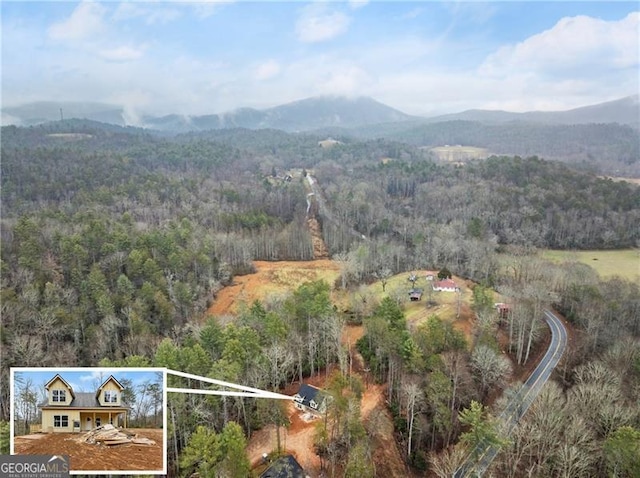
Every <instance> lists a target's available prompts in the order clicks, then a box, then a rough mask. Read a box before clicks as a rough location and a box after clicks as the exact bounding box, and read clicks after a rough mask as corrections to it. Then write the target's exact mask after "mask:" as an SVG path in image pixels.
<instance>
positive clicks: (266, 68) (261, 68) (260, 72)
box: [255, 60, 280, 80]
mask: <svg viewBox="0 0 640 478" xmlns="http://www.w3.org/2000/svg"><path fill="white" fill-rule="evenodd" d="M278 73H280V64H279V63H278V62H277V61H275V60H267V61H265V62H263V63H261V64H259V65H258V66H257V68H256V71H255V77H256V79H257V80H268V79H270V78H273V77H274V76H277V75H278Z"/></svg>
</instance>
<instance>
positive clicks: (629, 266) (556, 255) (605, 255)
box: [541, 249, 640, 281]
mask: <svg viewBox="0 0 640 478" xmlns="http://www.w3.org/2000/svg"><path fill="white" fill-rule="evenodd" d="M541 254H542V257H543V258H545V259H548V260H550V261H553V262H556V263H563V262H580V263H582V264H586V265H588V266H590V267H591V268H593V269H594V270H595V271H596V272H597V273H598V274H599V275H600V277H602V278H603V279H607V278H610V277H614V276H620V277H622V278H624V279H628V280H631V281H640V250H639V249H622V250H615V251H555V250H545V251H542V253H541Z"/></svg>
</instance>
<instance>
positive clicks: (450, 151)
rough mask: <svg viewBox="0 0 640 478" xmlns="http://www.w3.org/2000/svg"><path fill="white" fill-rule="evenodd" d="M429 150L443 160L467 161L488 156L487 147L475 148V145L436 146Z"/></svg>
mask: <svg viewBox="0 0 640 478" xmlns="http://www.w3.org/2000/svg"><path fill="white" fill-rule="evenodd" d="M430 151H431V152H432V153H433V154H435V155H436V157H437V158H438V159H440V160H443V161H467V160H469V159H481V158H486V157H487V156H489V150H488V149H486V148H476V147H475V146H461V145H456V146H448V145H447V146H436V147H435V148H431V149H430Z"/></svg>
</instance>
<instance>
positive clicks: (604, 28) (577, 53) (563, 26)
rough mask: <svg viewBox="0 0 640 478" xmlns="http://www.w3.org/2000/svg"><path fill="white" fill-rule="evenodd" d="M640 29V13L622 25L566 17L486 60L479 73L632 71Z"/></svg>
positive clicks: (594, 19)
mask: <svg viewBox="0 0 640 478" xmlns="http://www.w3.org/2000/svg"><path fill="white" fill-rule="evenodd" d="M639 26H640V13H638V12H634V13H630V14H629V15H628V16H627V17H625V18H623V19H622V20H620V21H604V20H601V19H597V18H591V17H587V16H577V17H566V18H563V19H561V20H560V21H559V22H558V23H556V25H554V26H553V28H551V29H549V30H546V31H543V32H541V33H538V34H536V35H533V36H531V37H529V38H527V39H526V40H524V41H522V42H520V43H518V44H515V45H507V46H504V47H502V48H500V49H499V50H498V51H496V52H495V53H493V54H492V55H490V56H489V57H488V58H487V59H486V61H485V62H484V64H483V65H482V66H481V68H480V72H481V73H482V74H485V75H489V76H501V75H504V74H510V72H513V71H520V72H523V71H528V72H535V73H537V74H540V75H562V74H565V73H567V72H571V71H573V72H578V71H583V72H585V73H586V74H593V73H594V72H595V71H598V72H600V73H602V70H612V69H623V68H631V67H634V66H637V65H638V63H639V59H638V55H639V46H638V28H639Z"/></svg>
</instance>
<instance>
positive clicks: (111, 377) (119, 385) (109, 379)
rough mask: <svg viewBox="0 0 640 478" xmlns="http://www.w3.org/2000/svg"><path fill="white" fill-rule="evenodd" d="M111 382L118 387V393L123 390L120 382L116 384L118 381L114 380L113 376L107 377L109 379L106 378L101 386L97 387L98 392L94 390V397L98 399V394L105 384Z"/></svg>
mask: <svg viewBox="0 0 640 478" xmlns="http://www.w3.org/2000/svg"><path fill="white" fill-rule="evenodd" d="M111 381H113V382H115V384H116V385H117V386H118V387H120V391H122V390H124V387H123V386H122V384H121V383H120V382H118V381H117V380H116V378H115V377H114V376H113V375H109V378H108V379H106V380H105V381H104V382H102V385H100V386H99V387H98V390H96V397H99V396H100V392H101V391H102V389H103V388H104V386H105V385H106V384H107V383H109V382H111Z"/></svg>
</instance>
